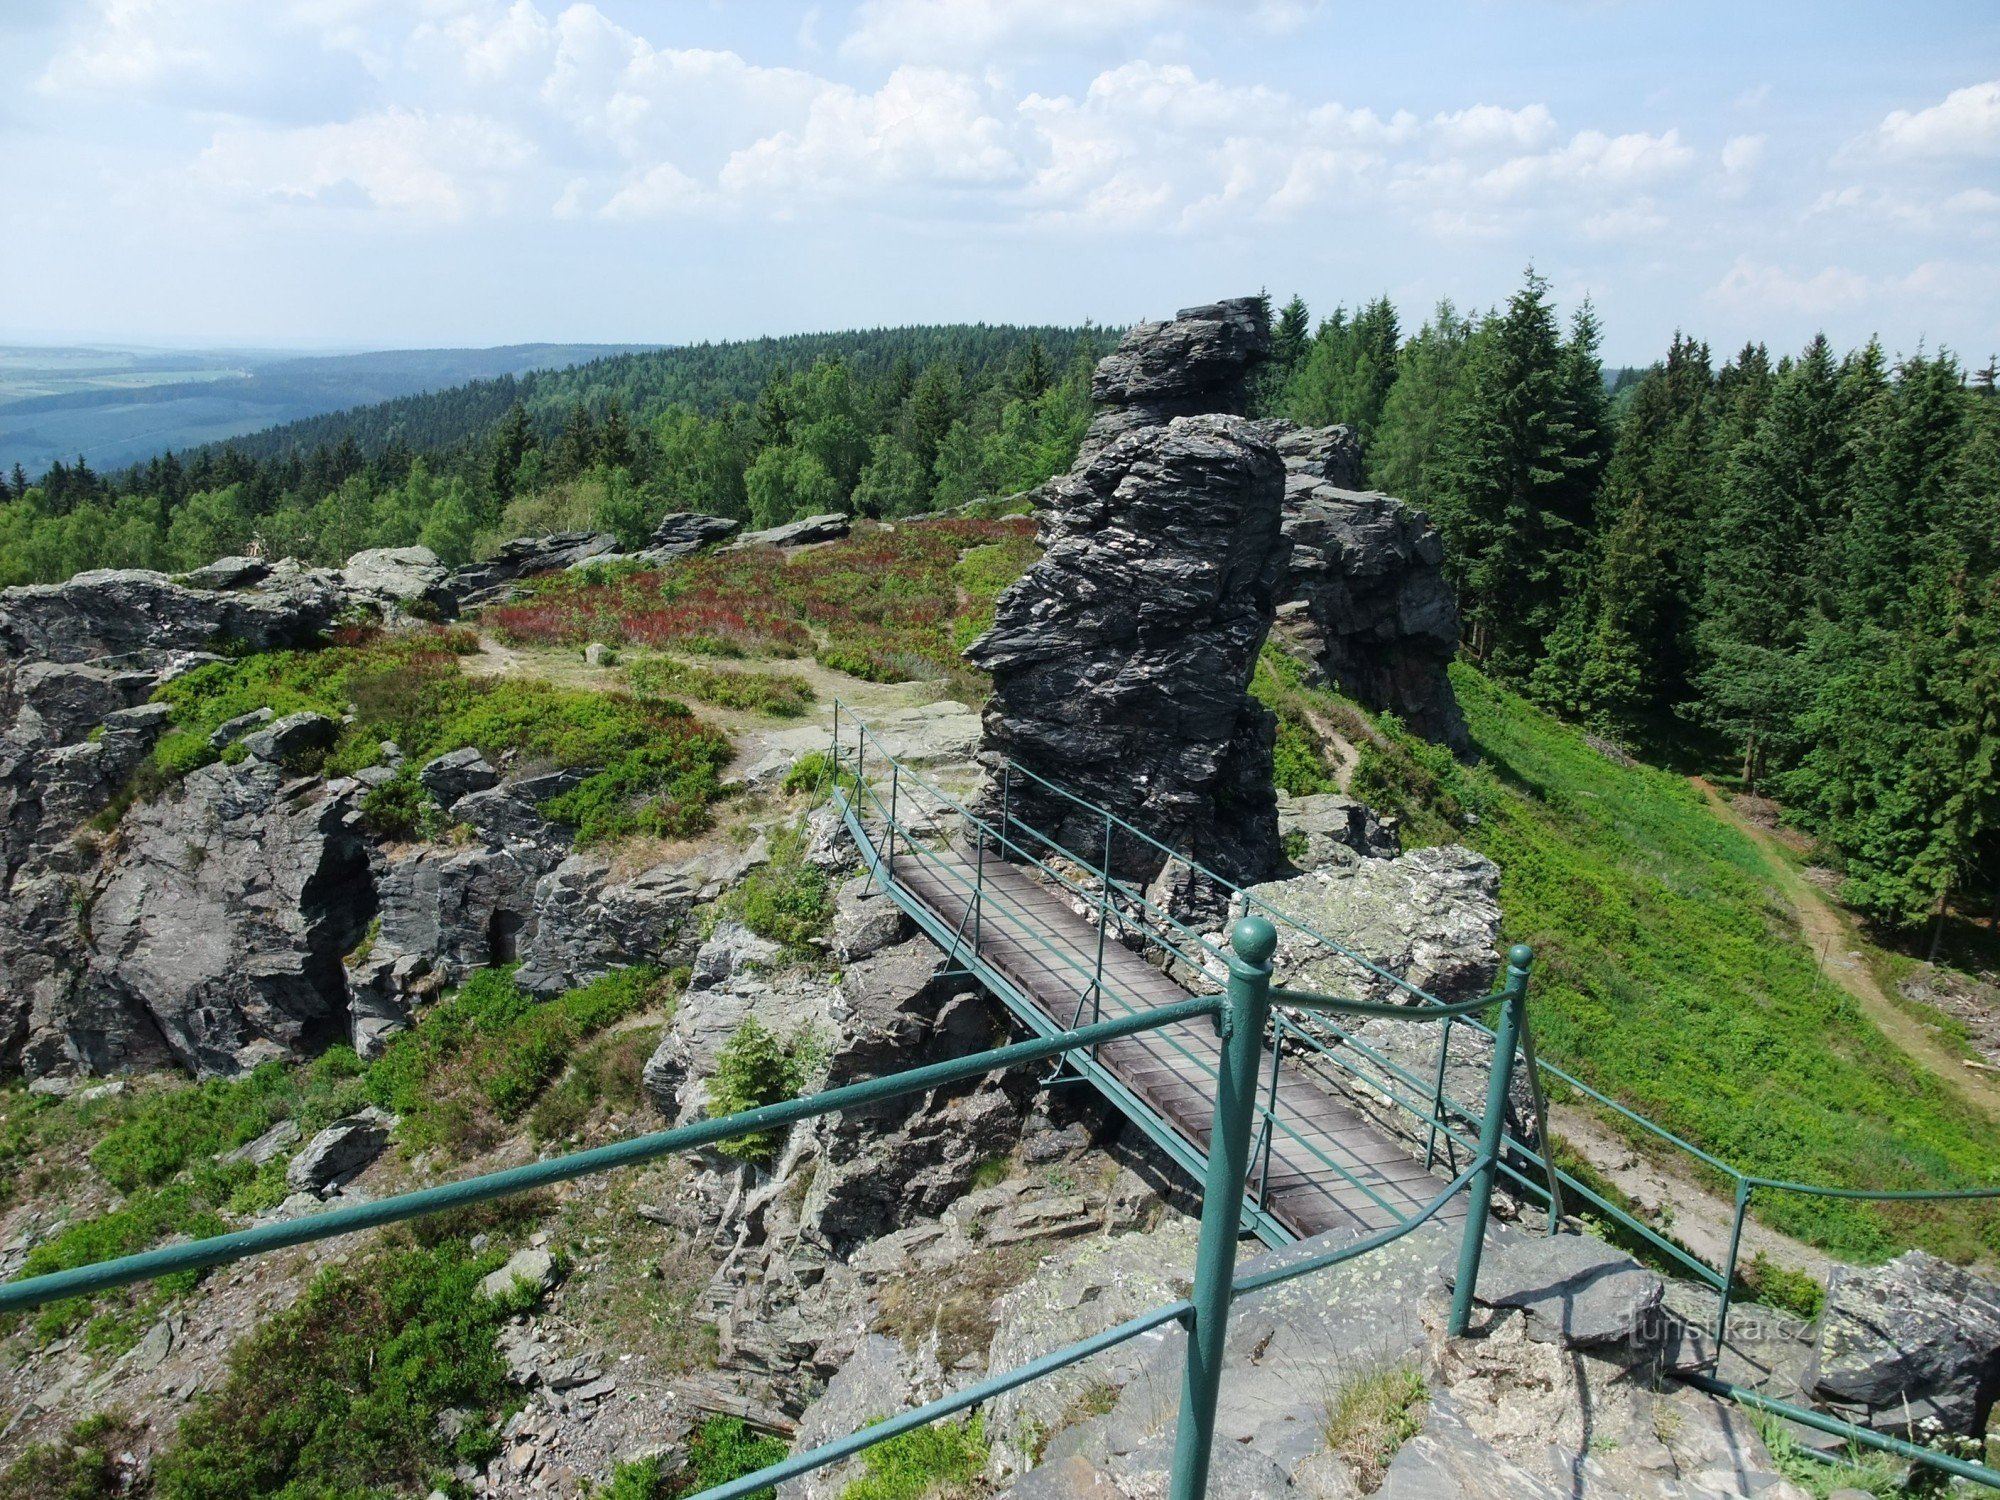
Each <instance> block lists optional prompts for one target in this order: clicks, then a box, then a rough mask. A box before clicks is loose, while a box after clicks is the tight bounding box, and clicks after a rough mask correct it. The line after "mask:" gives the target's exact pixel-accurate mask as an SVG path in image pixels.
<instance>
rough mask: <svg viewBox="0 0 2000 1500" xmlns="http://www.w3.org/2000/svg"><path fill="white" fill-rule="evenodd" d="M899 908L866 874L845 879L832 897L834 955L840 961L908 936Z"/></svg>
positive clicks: (908, 928)
mask: <svg viewBox="0 0 2000 1500" xmlns="http://www.w3.org/2000/svg"><path fill="white" fill-rule="evenodd" d="M910 931H911V925H910V919H909V917H908V916H906V915H905V914H904V912H903V909H902V907H900V906H898V905H897V904H896V903H895V902H893V901H891V900H890V899H889V898H888V897H887V896H885V895H883V894H882V890H881V887H879V886H878V885H876V884H875V881H874V878H873V877H872V876H868V875H857V876H855V877H854V878H853V879H852V880H849V881H847V882H845V883H844V884H843V885H842V886H841V887H840V889H839V890H838V891H836V892H835V893H834V897H833V956H834V957H835V958H837V959H839V960H840V961H841V962H842V963H852V962H853V961H854V960H855V959H857V958H867V957H868V956H869V955H870V954H873V953H876V952H878V951H879V950H881V949H883V948H886V947H888V946H889V945H890V944H891V943H900V942H901V941H902V940H903V939H904V938H906V937H908V936H909V935H910Z"/></svg>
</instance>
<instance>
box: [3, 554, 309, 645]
mask: <svg viewBox="0 0 2000 1500" xmlns="http://www.w3.org/2000/svg"><path fill="white" fill-rule="evenodd" d="M336 578H337V575H335V574H332V573H327V572H320V571H315V570H312V569H306V568H300V567H297V566H296V565H294V566H291V567H286V566H284V565H280V566H278V567H275V568H273V569H272V570H271V573H270V575H269V577H267V578H266V579H265V580H264V582H263V584H262V585H261V586H260V587H258V588H255V589H249V590H242V591H237V592H217V591H215V590H212V589H197V588H186V587H183V586H182V585H180V584H178V583H175V582H174V581H173V580H172V579H170V578H168V577H167V575H166V574H164V573H150V572H146V571H143V570H140V569H124V570H118V569H110V570H102V571H98V572H91V573H79V574H77V575H76V576H75V577H74V578H71V579H69V580H68V581H67V582H64V583H50V584H30V585H28V586H26V587H23V588H12V589H4V590H0V657H5V658H7V659H9V660H13V661H28V660H39V661H49V662H88V661H98V660H99V659H100V658H106V657H116V658H120V659H121V660H120V663H119V664H121V665H147V666H157V665H159V664H161V663H163V662H164V661H165V660H166V658H168V657H169V656H171V655H172V654H173V653H176V652H186V651H206V650H209V649H211V648H212V645H213V643H214V642H216V641H217V640H227V641H231V642H235V643H240V644H241V645H242V646H244V647H247V648H248V649H250V650H252V651H268V650H272V649H274V648H276V647H280V646H296V645H304V644H306V643H308V642H309V641H311V640H312V639H313V638H314V637H315V636H317V635H318V634H319V633H320V632H321V631H322V630H325V629H326V628H327V627H328V626H330V625H331V624H332V623H333V621H334V618H335V617H336V616H337V615H338V614H339V612H340V609H341V606H342V602H343V601H342V598H341V594H340V590H339V588H338V586H337V583H336ZM107 664H108V663H107Z"/></svg>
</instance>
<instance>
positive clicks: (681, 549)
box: [647, 510, 743, 561]
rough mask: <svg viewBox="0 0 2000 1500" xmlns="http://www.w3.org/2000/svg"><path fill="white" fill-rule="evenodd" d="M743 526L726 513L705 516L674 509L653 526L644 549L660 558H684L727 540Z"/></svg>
mask: <svg viewBox="0 0 2000 1500" xmlns="http://www.w3.org/2000/svg"><path fill="white" fill-rule="evenodd" d="M742 529H743V523H742V522H741V521H732V520H730V519H729V518H728V517H727V516H705V515H702V514H701V513H700V512H699V511H691V510H677V511H675V512H674V513H673V514H671V515H666V516H662V517H661V518H660V524H659V525H657V526H655V527H654V528H653V535H652V538H651V540H650V542H649V544H648V547H647V550H648V551H649V552H650V553H653V554H656V555H658V556H660V558H661V560H662V561H664V560H665V559H667V558H671V557H684V556H686V555H687V554H688V553H690V552H699V551H700V550H701V549H702V548H703V547H708V546H712V545H713V544H715V543H716V542H724V541H727V540H729V538H730V537H732V536H734V535H736V533H737V532H739V531H741V530H742Z"/></svg>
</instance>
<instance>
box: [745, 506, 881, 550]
mask: <svg viewBox="0 0 2000 1500" xmlns="http://www.w3.org/2000/svg"><path fill="white" fill-rule="evenodd" d="M851 524H852V523H851V521H850V520H849V518H848V517H846V516H844V515H842V514H840V513H839V512H838V511H829V512H828V513H827V514H825V515H821V516H802V517H800V518H799V519H798V520H796V521H788V522H786V523H785V524H784V525H783V526H773V527H771V528H770V529H768V530H766V531H746V532H744V533H743V534H742V535H741V536H739V537H737V538H736V540H735V541H733V542H731V543H730V544H729V545H730V550H731V551H735V550H736V549H737V548H740V547H804V546H807V545H809V544H811V543H813V542H837V541H839V540H840V539H841V538H842V537H844V536H846V535H847V531H848V527H849V526H850V525H851Z"/></svg>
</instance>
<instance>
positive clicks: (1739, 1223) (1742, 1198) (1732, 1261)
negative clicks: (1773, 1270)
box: [1715, 1176, 1751, 1368]
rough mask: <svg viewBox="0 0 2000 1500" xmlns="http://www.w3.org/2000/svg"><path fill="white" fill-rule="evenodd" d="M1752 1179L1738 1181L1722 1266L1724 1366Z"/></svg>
mask: <svg viewBox="0 0 2000 1500" xmlns="http://www.w3.org/2000/svg"><path fill="white" fill-rule="evenodd" d="M1750 1193H1751V1187H1750V1179H1749V1178H1747V1177H1743V1176H1738V1177H1737V1179H1736V1216H1735V1218H1734V1219H1732V1220H1731V1221H1730V1225H1729V1259H1728V1260H1726V1261H1724V1262H1723V1264H1722V1300H1721V1301H1720V1302H1718V1303H1717V1304H1716V1307H1715V1362H1716V1366H1717V1368H1720V1367H1721V1364H1722V1341H1723V1340H1724V1339H1725V1338H1727V1337H1728V1336H1729V1300H1730V1297H1731V1295H1732V1294H1733V1293H1734V1291H1735V1287H1736V1257H1737V1255H1738V1253H1739V1252H1740V1251H1741V1250H1742V1248H1743V1219H1744V1216H1745V1215H1746V1214H1748V1213H1749V1212H1750Z"/></svg>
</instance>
